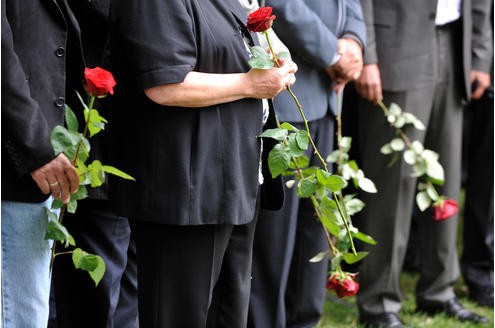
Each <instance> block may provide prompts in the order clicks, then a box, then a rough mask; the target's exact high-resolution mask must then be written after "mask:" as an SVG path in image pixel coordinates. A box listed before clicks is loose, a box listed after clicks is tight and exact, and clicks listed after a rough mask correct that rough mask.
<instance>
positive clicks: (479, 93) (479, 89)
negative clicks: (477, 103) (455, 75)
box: [471, 85, 485, 99]
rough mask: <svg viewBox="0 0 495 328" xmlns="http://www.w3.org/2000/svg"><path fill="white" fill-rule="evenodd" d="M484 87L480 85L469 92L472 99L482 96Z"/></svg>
mask: <svg viewBox="0 0 495 328" xmlns="http://www.w3.org/2000/svg"><path fill="white" fill-rule="evenodd" d="M484 91H485V90H484V88H483V87H482V86H480V85H478V87H477V88H476V89H474V91H473V93H472V94H471V98H473V99H480V98H481V97H482V96H483V92H484Z"/></svg>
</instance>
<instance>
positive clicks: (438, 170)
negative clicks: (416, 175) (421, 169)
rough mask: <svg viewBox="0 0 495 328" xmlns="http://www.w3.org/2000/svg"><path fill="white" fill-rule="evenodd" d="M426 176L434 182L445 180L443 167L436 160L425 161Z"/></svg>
mask: <svg viewBox="0 0 495 328" xmlns="http://www.w3.org/2000/svg"><path fill="white" fill-rule="evenodd" d="M426 174H427V175H428V176H429V177H430V178H432V179H434V180H436V181H441V182H443V181H444V180H445V176H444V172H443V167H442V165H440V163H438V161H436V160H426Z"/></svg>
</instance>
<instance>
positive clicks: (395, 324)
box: [359, 313, 404, 328]
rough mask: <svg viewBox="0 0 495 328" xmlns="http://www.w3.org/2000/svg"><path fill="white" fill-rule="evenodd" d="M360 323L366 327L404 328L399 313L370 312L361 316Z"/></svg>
mask: <svg viewBox="0 0 495 328" xmlns="http://www.w3.org/2000/svg"><path fill="white" fill-rule="evenodd" d="M359 323H360V324H361V325H363V326H364V327H366V328H403V327H404V323H403V322H402V321H401V320H400V318H399V316H398V315H397V313H380V314H368V315H362V316H360V317H359Z"/></svg>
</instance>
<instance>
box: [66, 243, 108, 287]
mask: <svg viewBox="0 0 495 328" xmlns="http://www.w3.org/2000/svg"><path fill="white" fill-rule="evenodd" d="M72 262H73V263H74V267H75V268H76V269H81V270H84V271H87V272H88V273H89V275H90V277H91V279H93V281H94V282H95V285H96V286H98V283H99V282H100V280H101V279H102V278H103V275H104V274H105V270H106V266H105V261H103V259H102V258H101V257H100V256H98V255H94V254H89V253H86V252H85V251H83V250H81V249H80V248H76V249H74V251H73V252H72Z"/></svg>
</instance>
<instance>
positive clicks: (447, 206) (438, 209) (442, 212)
mask: <svg viewBox="0 0 495 328" xmlns="http://www.w3.org/2000/svg"><path fill="white" fill-rule="evenodd" d="M457 207H458V205H457V202H456V201H455V200H453V199H446V200H442V201H441V203H440V204H436V205H434V206H433V210H434V213H433V219H435V220H436V221H443V220H446V219H448V218H450V217H451V216H452V215H454V214H456V213H457Z"/></svg>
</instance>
